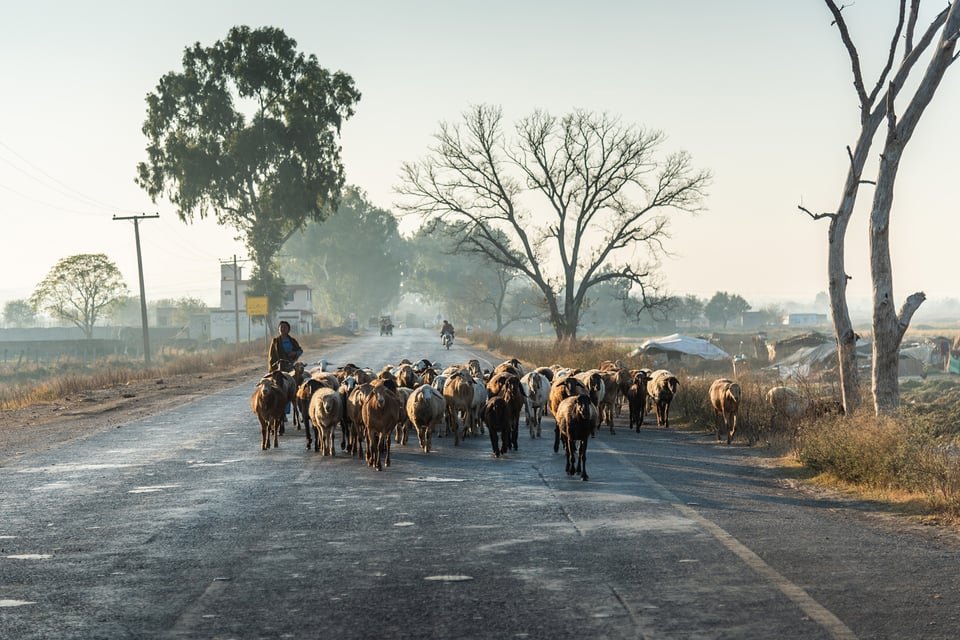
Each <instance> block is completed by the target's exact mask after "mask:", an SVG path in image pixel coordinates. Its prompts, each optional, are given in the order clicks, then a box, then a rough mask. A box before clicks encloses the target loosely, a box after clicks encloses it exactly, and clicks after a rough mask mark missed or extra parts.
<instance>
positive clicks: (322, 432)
mask: <svg viewBox="0 0 960 640" xmlns="http://www.w3.org/2000/svg"><path fill="white" fill-rule="evenodd" d="M308 415H309V416H310V424H311V425H312V428H313V430H314V431H316V440H315V441H314V446H313V450H314V451H319V452H321V454H322V455H325V456H333V455H336V453H335V450H336V447H334V438H335V431H336V428H337V425H339V424H341V423H342V422H343V397H342V396H341V395H340V392H339V391H337V390H335V389H329V388H327V387H320V388H319V389H317V390H316V391H314V392H313V395H312V396H311V398H310V409H309V412H308ZM310 430H311V429H310V428H308V429H307V431H310ZM307 446H308V447H309V446H310V440H309V438H308V439H307Z"/></svg>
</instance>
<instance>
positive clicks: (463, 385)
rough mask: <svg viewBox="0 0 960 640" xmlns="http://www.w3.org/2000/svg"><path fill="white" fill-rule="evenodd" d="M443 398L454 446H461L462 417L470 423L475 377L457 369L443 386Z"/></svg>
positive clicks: (448, 429)
mask: <svg viewBox="0 0 960 640" xmlns="http://www.w3.org/2000/svg"><path fill="white" fill-rule="evenodd" d="M443 398H444V400H446V402H447V431H446V433H450V431H453V444H454V445H459V444H460V416H464V418H465V421H466V422H467V423H468V424H469V421H470V417H469V416H470V405H471V404H472V403H473V377H472V376H471V375H470V374H469V373H467V370H466V369H457V370H456V371H454V372H452V373H450V374H449V376H448V378H447V381H446V383H445V384H444V385H443Z"/></svg>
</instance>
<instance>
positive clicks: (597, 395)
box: [573, 369, 607, 407]
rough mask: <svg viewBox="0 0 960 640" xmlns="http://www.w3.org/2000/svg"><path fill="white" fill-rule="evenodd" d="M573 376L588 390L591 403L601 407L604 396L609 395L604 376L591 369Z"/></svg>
mask: <svg viewBox="0 0 960 640" xmlns="http://www.w3.org/2000/svg"><path fill="white" fill-rule="evenodd" d="M573 375H574V377H575V378H577V379H578V380H579V381H580V382H582V383H583V386H585V387H586V388H587V391H588V392H589V394H590V401H591V402H593V404H594V406H596V407H599V406H600V403H601V402H603V398H604V396H605V395H606V394H607V385H606V384H604V382H603V376H602V375H600V372H599V371H597V370H596V369H591V370H589V371H581V372H579V373H575V374H573Z"/></svg>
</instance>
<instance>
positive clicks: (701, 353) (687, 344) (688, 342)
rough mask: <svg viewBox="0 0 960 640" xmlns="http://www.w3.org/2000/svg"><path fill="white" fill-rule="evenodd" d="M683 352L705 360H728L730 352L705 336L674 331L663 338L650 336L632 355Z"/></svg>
mask: <svg viewBox="0 0 960 640" xmlns="http://www.w3.org/2000/svg"><path fill="white" fill-rule="evenodd" d="M658 353H665V354H668V355H669V354H671V353H673V354H683V355H688V356H696V357H698V358H703V359H704V360H728V359H730V354H728V353H727V352H726V351H724V350H723V349H721V348H720V347H718V346H716V345H714V344H711V343H710V342H709V341H707V340H704V339H703V338H692V337H690V336H684V335H680V334H679V333H674V334H673V335H669V336H666V337H663V338H650V339H649V340H647V341H646V342H644V343H643V344H641V345H640V346H639V347H637V348H636V349H634V350H633V351H632V352H631V353H630V355H631V356H637V355H641V354H658Z"/></svg>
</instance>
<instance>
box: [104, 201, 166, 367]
mask: <svg viewBox="0 0 960 640" xmlns="http://www.w3.org/2000/svg"><path fill="white" fill-rule="evenodd" d="M159 217H160V214H159V213H155V214H153V215H146V214H141V215H139V216H124V217H120V216H113V219H114V220H133V235H134V237H135V238H136V240H137V272H138V273H139V275H140V322H141V324H142V325H143V362H144V364H145V365H146V366H147V367H148V368H149V367H150V330H149V328H148V326H147V294H146V292H145V291H144V290H143V258H142V257H141V256H140V221H141V220H147V219H153V218H159Z"/></svg>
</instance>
